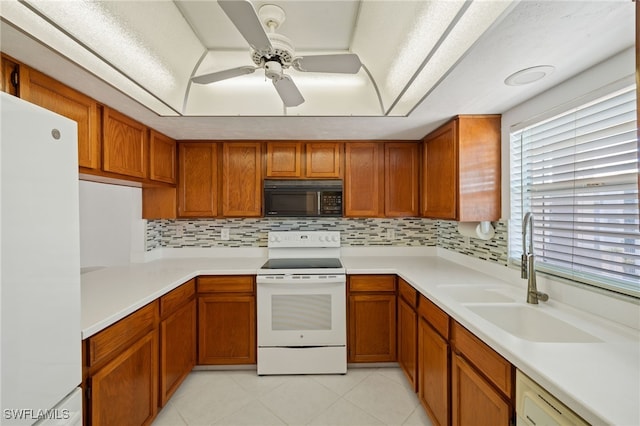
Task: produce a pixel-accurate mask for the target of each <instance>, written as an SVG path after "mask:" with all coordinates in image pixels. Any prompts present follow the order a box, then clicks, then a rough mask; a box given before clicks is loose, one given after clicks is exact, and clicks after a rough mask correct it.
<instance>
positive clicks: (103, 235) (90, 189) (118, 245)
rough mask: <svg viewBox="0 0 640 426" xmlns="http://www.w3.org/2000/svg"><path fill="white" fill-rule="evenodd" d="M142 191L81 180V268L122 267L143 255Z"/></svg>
mask: <svg viewBox="0 0 640 426" xmlns="http://www.w3.org/2000/svg"><path fill="white" fill-rule="evenodd" d="M144 224H145V221H144V220H143V219H142V190H141V189H140V188H131V187H126V186H118V185H108V184H103V183H95V182H87V181H80V266H81V267H82V268H90V267H97V266H115V265H124V264H128V263H130V262H131V259H132V257H134V256H135V255H136V254H137V253H139V252H144V241H145V237H144V234H145V226H144Z"/></svg>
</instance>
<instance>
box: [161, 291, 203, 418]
mask: <svg viewBox="0 0 640 426" xmlns="http://www.w3.org/2000/svg"><path fill="white" fill-rule="evenodd" d="M160 313H161V317H162V319H161V321H160V406H161V407H164V406H165V404H166V403H167V401H168V400H169V398H170V397H171V395H173V393H174V392H175V391H176V389H178V387H179V386H180V384H181V383H182V381H183V380H184V379H185V378H186V377H187V375H188V374H189V373H190V372H191V370H192V369H193V367H194V366H195V364H196V347H197V337H198V336H197V333H196V299H195V279H192V280H190V281H189V282H187V283H185V284H183V285H182V286H180V287H178V288H176V289H175V290H173V291H171V292H170V293H168V294H166V295H164V296H162V297H161V298H160Z"/></svg>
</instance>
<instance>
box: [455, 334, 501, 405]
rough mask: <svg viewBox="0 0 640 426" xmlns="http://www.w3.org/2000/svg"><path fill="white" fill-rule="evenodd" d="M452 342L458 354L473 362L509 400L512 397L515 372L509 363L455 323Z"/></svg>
mask: <svg viewBox="0 0 640 426" xmlns="http://www.w3.org/2000/svg"><path fill="white" fill-rule="evenodd" d="M452 342H453V346H454V348H455V351H456V352H458V353H460V354H462V355H463V356H464V357H465V358H466V359H467V360H468V361H469V362H471V363H472V364H473V365H474V366H475V367H476V368H477V369H478V370H479V371H480V372H481V373H482V374H483V375H484V376H485V377H486V378H487V379H488V380H489V381H491V382H492V383H493V384H494V385H495V386H496V387H497V388H498V389H499V390H500V391H502V392H503V393H504V395H505V396H507V398H509V397H510V396H511V390H512V386H513V371H512V366H511V363H510V362H509V361H507V360H506V359H504V358H503V357H502V356H500V354H498V353H497V352H496V351H494V350H493V349H491V348H490V347H489V346H487V345H486V344H485V343H484V342H482V341H481V340H480V339H478V338H477V337H476V336H474V335H473V334H472V333H471V332H469V331H468V330H467V329H466V328H464V327H463V326H461V325H460V324H458V323H457V322H455V321H454V322H453V330H452Z"/></svg>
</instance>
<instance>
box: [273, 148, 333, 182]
mask: <svg viewBox="0 0 640 426" xmlns="http://www.w3.org/2000/svg"><path fill="white" fill-rule="evenodd" d="M266 145H267V152H266V156H267V161H266V163H267V169H266V174H265V176H266V177H268V178H279V177H283V178H284V177H287V178H314V179H318V178H339V177H340V176H341V173H342V155H341V153H342V146H343V145H342V143H341V142H307V143H303V142H267V144H266Z"/></svg>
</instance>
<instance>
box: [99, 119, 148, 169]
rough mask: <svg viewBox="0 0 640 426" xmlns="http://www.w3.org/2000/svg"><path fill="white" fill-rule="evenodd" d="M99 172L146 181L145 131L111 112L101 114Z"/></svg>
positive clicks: (142, 127) (135, 122)
mask: <svg viewBox="0 0 640 426" xmlns="http://www.w3.org/2000/svg"><path fill="white" fill-rule="evenodd" d="M102 133H103V137H102V162H103V164H102V169H103V170H104V171H105V172H113V173H118V174H122V175H126V176H132V177H137V178H146V177H147V174H148V173H147V161H148V159H147V152H148V150H149V139H148V131H147V128H146V127H145V126H144V125H142V124H140V123H138V122H137V121H134V120H132V119H130V118H129V117H127V116H126V115H123V114H121V113H119V112H117V111H114V110H112V109H111V108H108V107H104V110H103V113H102Z"/></svg>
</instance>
